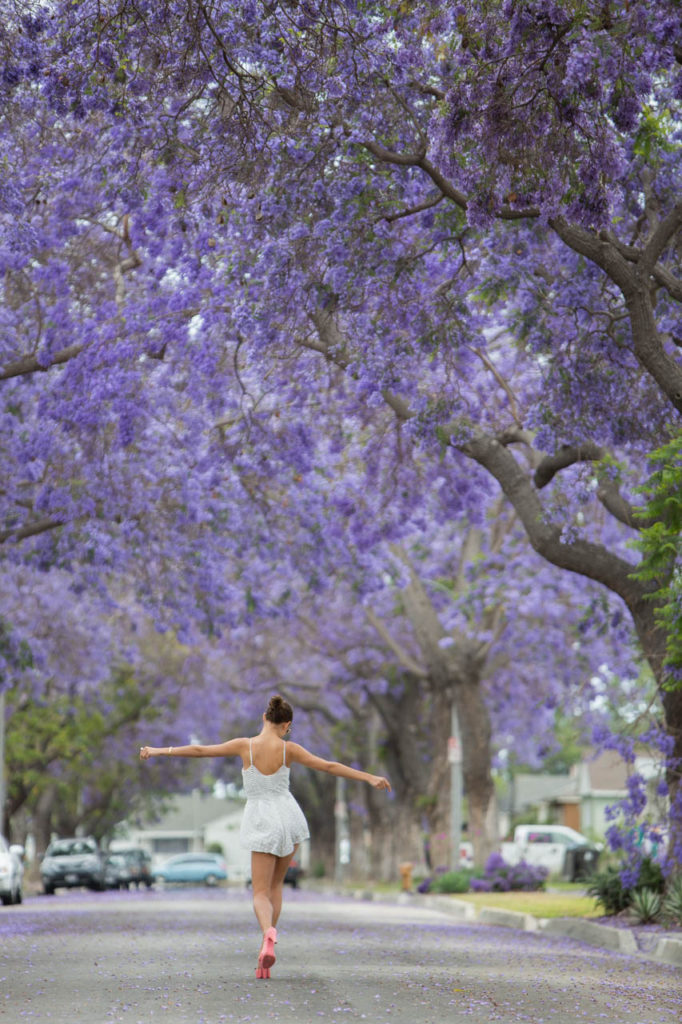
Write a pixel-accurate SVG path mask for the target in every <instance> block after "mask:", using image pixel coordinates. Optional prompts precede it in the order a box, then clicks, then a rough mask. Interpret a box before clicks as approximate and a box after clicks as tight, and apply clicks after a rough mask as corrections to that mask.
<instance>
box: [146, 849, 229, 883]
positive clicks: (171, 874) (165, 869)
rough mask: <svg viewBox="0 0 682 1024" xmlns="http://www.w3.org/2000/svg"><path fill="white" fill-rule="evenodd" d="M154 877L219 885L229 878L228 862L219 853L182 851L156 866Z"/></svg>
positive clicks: (170, 880)
mask: <svg viewBox="0 0 682 1024" xmlns="http://www.w3.org/2000/svg"><path fill="white" fill-rule="evenodd" d="M154 878H155V879H156V880H157V881H161V882H203V883H204V885H217V884H218V882H221V881H224V880H225V879H226V878H227V869H226V864H225V861H224V860H223V858H222V857H221V856H220V854H218V853H180V854H178V855H177V857H171V858H170V859H169V860H167V861H166V863H165V864H162V865H161V867H160V868H156V870H155V872H154Z"/></svg>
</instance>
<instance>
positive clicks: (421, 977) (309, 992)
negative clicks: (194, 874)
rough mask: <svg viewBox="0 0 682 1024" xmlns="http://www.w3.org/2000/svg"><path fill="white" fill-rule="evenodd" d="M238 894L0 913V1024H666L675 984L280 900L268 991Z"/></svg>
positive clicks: (453, 928) (94, 897)
mask: <svg viewBox="0 0 682 1024" xmlns="http://www.w3.org/2000/svg"><path fill="white" fill-rule="evenodd" d="M258 946H259V941H258V932H257V928H256V925H255V919H254V918H253V916H252V912H251V905H250V900H249V896H248V894H247V893H245V892H243V891H237V890H231V889H220V890H199V889H174V890H167V891H165V892H155V891H153V892H146V891H141V892H139V893H138V892H130V893H102V894H96V893H92V894H90V893H80V892H75V893H64V894H58V895H57V896H56V897H46V896H40V897H34V898H32V899H29V900H27V901H26V902H25V904H24V905H23V906H21V907H6V908H0V1024H2V1022H6V1024H20V1022H22V1021H40V1022H42V1021H46V1022H47V1021H49V1022H51V1024H67V1022H68V1024H114V1022H118V1021H123V1022H127V1024H138V1022H144V1024H148V1022H155V1021H163V1022H164V1024H218V1022H221V1021H235V1022H237V1021H239V1022H249V1024H258V1022H270V1021H275V1022H279V1024H294V1022H295V1024H313V1022H314V1024H317V1022H322V1024H346V1022H351V1021H366V1022H367V1024H396V1022H400V1024H455V1022H458V1021H463V1022H464V1021H466V1022H471V1024H483V1022H486V1024H488V1022H489V1021H505V1022H510V1024H511V1022H533V1024H550V1022H551V1024H576V1022H580V1024H585V1022H587V1024H630V1022H632V1024H673V1022H674V1024H679V1021H680V1020H681V1019H682V971H680V969H679V968H675V967H670V966H667V965H665V964H660V963H656V962H654V961H646V960H642V959H641V958H637V957H631V956H626V955H624V954H622V953H612V952H607V951H606V950H601V949H595V948H594V947H590V946H583V945H581V944H580V943H578V942H575V941H573V940H570V939H560V938H551V937H549V936H543V935H540V934H534V933H527V932H520V931H514V930H511V929H507V928H495V927H491V926H486V925H469V924H467V925H464V924H460V923H456V922H453V921H452V919H451V918H448V917H445V916H444V915H442V914H440V913H438V912H437V911H432V910H425V909H418V908H413V907H402V906H390V905H382V904H378V903H374V902H359V901H353V900H345V899H341V898H335V897H324V896H318V895H315V894H313V893H308V892H305V891H299V892H291V891H289V890H287V892H286V893H285V910H284V914H283V917H282V919H281V922H280V928H279V941H278V944H277V947H276V952H277V964H276V965H275V967H274V968H273V972H272V975H273V976H272V979H271V980H270V981H256V980H255V977H254V967H255V963H256V957H257V951H258Z"/></svg>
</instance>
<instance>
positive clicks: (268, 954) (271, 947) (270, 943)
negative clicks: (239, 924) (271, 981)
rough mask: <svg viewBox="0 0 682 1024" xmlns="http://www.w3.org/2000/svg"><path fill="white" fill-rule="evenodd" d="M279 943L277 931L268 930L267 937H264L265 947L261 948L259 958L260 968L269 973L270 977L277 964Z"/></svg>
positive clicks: (273, 929) (274, 929)
mask: <svg viewBox="0 0 682 1024" xmlns="http://www.w3.org/2000/svg"><path fill="white" fill-rule="evenodd" d="M276 942H277V929H276V928H268V930H267V931H266V933H265V935H264V936H263V945H262V946H261V951H260V956H259V957H258V966H259V967H260V968H262V969H264V970H266V971H267V972H268V977H269V976H270V968H271V967H272V966H273V964H274V963H275V961H276V959H277V957H276V956H275V943H276Z"/></svg>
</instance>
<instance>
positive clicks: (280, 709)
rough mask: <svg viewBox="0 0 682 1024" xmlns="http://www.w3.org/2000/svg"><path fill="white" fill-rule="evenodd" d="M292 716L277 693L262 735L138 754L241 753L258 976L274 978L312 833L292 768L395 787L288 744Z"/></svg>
mask: <svg viewBox="0 0 682 1024" xmlns="http://www.w3.org/2000/svg"><path fill="white" fill-rule="evenodd" d="M293 719H294V713H293V711H292V710H291V705H290V704H288V703H287V701H285V700H283V698H282V697H280V696H275V697H271V699H270V702H269V704H268V707H267V710H266V711H265V712H264V714H263V727H262V729H261V731H260V733H259V734H258V736H253V737H248V736H246V737H241V738H240V739H235V740H228V741H227V742H226V743H215V744H212V745H210V746H202V745H199V744H196V743H193V744H190V745H188V746H186V747H141V748H140V757H141V758H142V759H143V760H145V761H146V760H147V758H149V757H159V756H166V757H237V756H239V757H241V759H242V764H243V768H242V777H243V779H244V790H245V792H246V807H245V809H244V817H243V819H242V825H241V832H240V839H241V843H242V846H245V847H246V849H248V850H251V883H252V885H253V909H254V911H255V914H256V917H257V919H258V924H259V925H260V927H261V930H262V932H263V942H262V945H261V949H260V953H259V954H258V967H257V968H256V977H257V978H269V977H270V968H271V967H272V965H273V964H274V963H275V943H276V942H277V930H276V928H275V925H276V924H277V920H278V918H279V915H280V912H281V910H282V890H283V887H284V876H285V875H286V872H287V868H288V867H289V864H290V862H291V859H292V857H293V856H294V854H295V852H296V850H297V849H298V844H299V843H300V842H302V841H303V840H304V839H307V838H308V835H309V833H308V825H307V823H306V820H305V817H304V815H303V811H302V810H301V808H300V807H299V805H298V804H297V802H296V800H295V799H294V798H293V796H292V795H291V793H290V792H289V766H290V765H291V764H302V765H305V766H306V767H307V768H314V769H315V770H316V771H318V772H328V773H329V774H330V775H337V776H341V777H342V778H344V779H359V780H360V781H361V782H368V783H369V784H370V786H374V788H375V789H387V790H389V791H390V789H391V784H390V783H389V781H388V779H385V778H384V777H383V776H382V775H370V774H369V772H362V771H358V770H357V769H355V768H350V767H349V766H348V765H345V764H340V763H339V762H338V761H325V760H324V759H323V758H321V757H317V756H316V755H315V754H311V753H310V751H309V750H306V749H305V747H302V746H300V744H298V743H285V742H284V741H285V739H286V737H288V736H289V735H290V733H291V723H292V722H293Z"/></svg>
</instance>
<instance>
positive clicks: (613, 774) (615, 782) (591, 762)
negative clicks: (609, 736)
mask: <svg viewBox="0 0 682 1024" xmlns="http://www.w3.org/2000/svg"><path fill="white" fill-rule="evenodd" d="M583 766H584V768H585V775H586V778H585V784H586V788H587V791H588V792H592V793H594V792H603V791H606V792H609V793H613V792H618V791H622V792H625V789H626V784H627V777H628V765H627V763H626V761H624V760H623V758H622V757H621V755H620V754H619V753H618V751H617V750H604V751H602V752H601V753H600V754H598V755H597V756H596V757H593V758H587V759H586V760H585V761H584V762H583Z"/></svg>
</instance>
